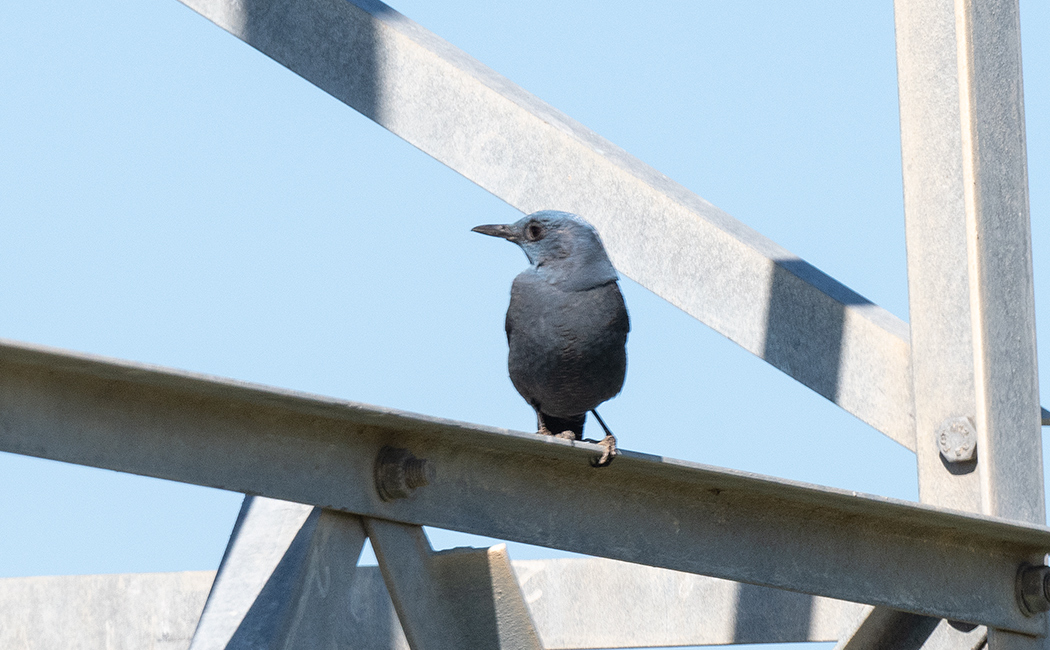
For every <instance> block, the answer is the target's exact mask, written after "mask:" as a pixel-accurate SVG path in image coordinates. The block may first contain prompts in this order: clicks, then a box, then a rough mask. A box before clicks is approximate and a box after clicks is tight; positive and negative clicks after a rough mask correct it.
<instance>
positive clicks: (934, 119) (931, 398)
mask: <svg viewBox="0 0 1050 650" xmlns="http://www.w3.org/2000/svg"><path fill="white" fill-rule="evenodd" d="M894 8H895V14H896V33H897V57H898V80H899V88H900V92H899V97H900V108H901V151H902V157H903V169H904V196H905V217H906V225H907V228H906V234H907V241H908V288H909V303H910V304H909V313H910V317H911V342H912V378H913V383H914V390H913V393H914V396H915V419H916V451H917V460H918V467H919V494H920V498H921V500H922V501H923V502H926V503H931V504H934V505H939V506H944V507H951V508H957V509H962V510H970V511H974V512H983V513H986V514H994V515H998V516H1002V517H1007V518H1013V519H1019V520H1022V521H1028V522H1033V523H1042V522H1043V521H1044V520H1045V513H1044V505H1043V477H1042V457H1041V450H1042V441H1041V439H1040V438H1041V436H1040V428H1039V427H1040V425H1041V423H1042V413H1041V409H1040V407H1039V403H1038V378H1037V372H1036V357H1035V320H1034V296H1033V291H1032V261H1031V242H1030V234H1029V216H1028V203H1027V195H1028V187H1027V171H1026V161H1025V145H1024V139H1025V138H1024V108H1023V94H1022V91H1021V46H1020V23H1019V19H1018V15H1017V9H1018V7H1017V2H1016V0H974V1H970V0H961V1H958V2H956V1H953V0H896V2H895V5H894ZM975 425H976V426H975ZM1031 560H1032V561H1033V562H1034V563H1039V564H1041V563H1042V561H1043V560H1042V556H1041V555H1035V556H1033V557H1032V558H1031ZM1040 586H1041V585H1040ZM1040 592H1041V589H1040ZM1039 595H1040V596H1041V595H1042V594H1041V593H1040V594H1039ZM1033 602H1036V601H1028V602H1026V603H1025V605H1027V606H1026V607H1025V609H1027V610H1029V612H1030V611H1031V609H1032V606H1033V605H1032V603H1033ZM1036 604H1041V603H1036ZM1048 604H1050V603H1048ZM902 616H906V615H903V614H900V613H897V612H888V611H885V610H881V609H879V608H877V609H876V610H875V611H874V612H873V614H872V616H871V618H869V620H867V621H865V623H864V624H862V625H861V626H860V627H859V628H858V630H857V634H858V636H857V639H858V643H853V644H849V646H848V647H856V648H858V649H859V648H862V647H864V648H867V647H870V648H881V647H889V646H890V645H892V644H891V643H890V640H891V639H893V638H894V637H895V635H896V636H897V637H899V636H900V635H901V633H902V630H906V629H908V628H909V625H907V624H905V623H904V622H900V623H899V624H897V625H893V624H886V625H882V626H880V625H878V622H879V621H880V620H884V621H893V620H897V619H900V620H901V621H903V620H904V619H901V617H902ZM1033 618H1035V619H1038V620H1039V621H1040V623H1042V625H1043V626H1044V629H1045V625H1046V619H1045V616H1034V617H1033ZM928 622H929V621H928V620H927V621H921V620H920V621H918V622H917V623H916V624H917V625H919V626H920V627H921V626H922V625H926V624H928ZM911 627H914V626H911ZM941 627H944V625H942V626H941ZM868 628H870V630H869V631H872V632H871V634H868V635H867V636H868V637H869V640H868V641H864V638H863V637H864V636H865V635H864V634H863V632H864V631H865V630H866V629H868ZM880 628H881V629H880ZM981 634H984V632H981V631H977V632H975V633H972V634H970V635H968V636H965V637H959V638H957V639H956V640H955V641H954V642H947V645H948V646H949V647H969V646H970V645H972V643H973V638H971V637H974V636H980V635H981ZM987 636H988V643H989V646H990V647H991V648H992V649H993V650H998V649H999V648H1014V647H1018V648H1026V647H1043V645H1044V643H1045V640H1033V639H1032V637H1027V636H1019V635H1015V634H1005V633H1002V632H999V631H996V630H992V631H990V632H988V633H987ZM938 638H947V637H944V635H941V636H940V637H938ZM932 643H933V641H931V644H928V645H931V647H932Z"/></svg>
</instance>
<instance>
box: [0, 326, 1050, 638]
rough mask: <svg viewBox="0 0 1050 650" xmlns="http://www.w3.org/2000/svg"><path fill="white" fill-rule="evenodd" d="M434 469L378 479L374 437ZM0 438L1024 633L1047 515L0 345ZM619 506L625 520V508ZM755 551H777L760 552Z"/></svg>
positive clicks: (180, 477) (77, 459)
mask: <svg viewBox="0 0 1050 650" xmlns="http://www.w3.org/2000/svg"><path fill="white" fill-rule="evenodd" d="M385 446H393V447H397V448H404V449H408V450H410V451H411V452H412V453H414V454H415V455H416V456H417V457H419V458H423V459H427V461H428V462H429V463H430V465H431V467H432V468H433V469H434V470H435V472H436V478H435V479H434V480H431V481H430V484H429V485H425V486H422V487H419V488H418V489H417V490H416V491H415V493H414V494H412V495H411V496H409V497H407V498H400V499H394V500H391V501H384V500H382V499H381V498H380V496H379V494H378V493H377V491H376V489H375V483H374V482H375V463H376V460H377V457H378V455H379V453H380V450H381V449H382V448H383V447H385ZM0 450H2V451H9V452H14V453H20V454H27V455H31V456H38V457H43V458H51V459H54V460H61V461H66V462H72V463H78V464H84V465H91V466H94V467H103V468H108V469H113V470H118V471H124V472H130V473H134V474H143V475H147V476H155V477H158V478H165V479H171V480H177V481H183V482H188V483H195V484H198V485H206V486H211V487H217V488H222V489H228V490H236V491H239V492H247V493H252V494H258V495H262V496H268V497H273V498H278V499H283V500H289V501H296V502H300V503H310V504H315V505H320V506H323V507H328V508H335V509H339V510H343V511H347V512H352V513H358V514H362V515H365V516H369V517H376V518H381V519H389V520H393V521H400V522H404V523H410V524H416V525H430V526H436V527H440V528H447V529H451V530H459V531H463V532H468V533H477V534H481V535H487V536H490V537H496V538H499V539H507V540H514V541H520V542H525V543H529V544H537V545H542V546H548V547H552V548H560V549H564V550H569V551H577V552H580V553H585V554H589V555H595V556H600V557H608V558H613V559H620V560H626V561H629V562H637V563H641V564H649V565H653V566H661V567H664V568H669V569H676V570H681V571H688V572H691V573H699V574H704V575H711V576H714V577H720V578H726V579H731V580H737V581H741V582H748V583H753V584H762V585H766V586H771V587H778V588H786V589H791V590H794V591H801V592H804V593H812V594H816V595H822V596H828V597H832V598H839V599H844V600H853V601H859V602H867V603H870V604H878V605H885V606H889V607H892V608H894V609H899V610H903V611H909V612H913V613H919V614H926V615H931V616H939V617H947V618H951V619H954V620H961V621H967V622H975V623H981V624H990V625H993V626H995V627H1000V628H1004V629H1011V630H1017V631H1020V632H1026V633H1030V634H1039V633H1041V632H1042V629H1043V628H1042V625H1041V623H1042V621H1041V620H1040V619H1032V618H1029V617H1027V616H1025V615H1023V614H1022V612H1021V611H1020V609H1019V608H1018V605H1017V602H1016V600H1015V594H1014V579H1015V575H1016V572H1017V569H1018V566H1019V563H1020V562H1021V561H1022V560H1023V559H1025V558H1029V557H1031V556H1032V555H1033V554H1041V553H1044V552H1046V551H1047V550H1050V529H1048V528H1046V527H1044V526H1039V525H1034V524H1024V523H1014V522H1008V521H1004V520H999V519H996V518H993V517H987V516H981V515H964V514H959V513H953V512H948V511H943V510H940V509H937V508H934V507H930V506H924V505H921V504H920V505H915V504H910V503H907V502H902V501H896V500H893V499H886V498H881V497H873V496H866V495H858V494H856V493H852V492H846V491H843V490H834V489H830V488H820V487H814V486H808V485H805V484H800V483H796V482H792V481H784V480H779V479H769V478H763V477H759V476H756V475H753V474H748V473H745V472H737V471H730V470H722V469H716V468H711V467H706V466H702V465H697V464H694V463H687V462H683V461H675V460H668V459H663V458H658V457H653V456H648V455H645V454H638V453H632V452H624V454H623V456H622V457H620V458H617V460H616V462H615V463H614V464H613V465H612V466H611V467H610V468H608V469H605V470H602V471H596V470H593V469H592V468H590V467H589V464H588V463H589V461H590V459H591V458H593V456H594V455H596V454H597V453H600V448H598V447H597V446H596V445H592V444H587V443H575V444H574V443H570V442H567V441H561V440H557V439H554V438H550V437H537V436H536V435H535V434H524V433H515V432H509V431H504V430H499V429H493V428H488V427H481V426H476V425H468V424H461V423H456V422H451V421H448V420H441V419H436V418H428V417H424V416H418V415H410V414H405V413H400V412H397V411H393V410H388V409H381V408H376V407H369V406H365V405H362V404H356V403H352V402H345V401H342V400H336V399H330V398H323V397H312V396H307V395H304V394H301V393H296V392H293V391H285V390H279V389H267V388H263V387H258V386H252V385H248V384H244V383H240V382H235V381H224V380H218V379H215V378H210V377H203V376H198V375H193V374H191V373H184V372H176V371H170V370H161V369H158V368H155V367H151V366H146V365H139V364H133V363H126V362H113V361H104V360H101V359H99V358H96V357H90V356H86V355H75V354H70V353H62V352H57V351H54V350H48V349H44V348H39V347H35V346H28V345H19V344H15V343H10V342H8V343H2V344H0ZM625 522H629V525H628V523H625ZM769 549H776V552H775V553H770V552H769Z"/></svg>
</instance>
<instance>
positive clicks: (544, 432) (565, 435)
mask: <svg viewBox="0 0 1050 650" xmlns="http://www.w3.org/2000/svg"><path fill="white" fill-rule="evenodd" d="M536 435H538V436H554V437H555V438H561V439H562V440H576V434H575V433H574V432H572V431H562V432H561V433H554V432H553V431H551V430H550V429H548V428H547V427H542V426H541V427H540V430H539V431H537V432H536Z"/></svg>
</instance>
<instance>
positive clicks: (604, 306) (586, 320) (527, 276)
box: [473, 210, 631, 466]
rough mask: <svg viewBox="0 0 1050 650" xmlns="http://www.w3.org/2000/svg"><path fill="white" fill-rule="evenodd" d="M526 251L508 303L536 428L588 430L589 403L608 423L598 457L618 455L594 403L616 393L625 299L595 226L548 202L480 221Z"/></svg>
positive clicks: (575, 434)
mask: <svg viewBox="0 0 1050 650" xmlns="http://www.w3.org/2000/svg"><path fill="white" fill-rule="evenodd" d="M473 230H474V232H479V233H481V234H483V235H491V236H493V237H502V238H503V239H506V240H508V241H511V242H514V243H515V244H517V245H518V246H520V247H521V249H522V250H523V251H525V256H526V257H528V258H529V262H530V264H531V266H530V267H529V268H528V269H526V270H525V271H523V272H522V273H521V274H520V275H518V277H516V278H514V284H513V285H512V286H511V290H510V307H509V308H508V309H507V320H506V329H507V343H508V344H509V346H510V353H509V356H508V363H507V365H508V368H509V370H510V380H511V381H512V382H513V383H514V387H515V388H517V389H518V392H519V393H521V396H522V397H524V398H525V401H527V402H528V403H529V404H531V405H532V407H533V408H534V409H536V420H537V428H538V429H539V431H538V432H537V433H541V434H546V435H556V436H559V437H562V438H567V439H570V440H580V439H582V438H583V423H584V420H585V419H586V417H587V412H588V411H591V412H592V413H594V416H595V417H596V418H597V419H598V423H599V424H600V425H601V426H602V429H604V430H605V437H604V438H603V439H602V440H601V441H600V442H599V443H598V444H600V445H602V446H603V447H605V450H604V453H603V454H602V456H601V458H599V459H598V460H596V461H595V462H594V463H593V464H594V465H595V466H602V465H607V464H608V463H609V462H611V460H612V458H613V456H615V455H616V438H615V437H613V435H612V433H611V432H609V429H608V428H606V426H605V423H604V422H603V421H602V419H601V417H599V416H598V412H597V411H595V410H594V409H595V408H596V407H597V406H598V405H599V404H601V403H602V402H604V401H605V400H607V399H609V398H611V397H613V396H615V395H616V394H617V393H619V392H620V389H621V388H622V387H623V379H624V375H625V374H626V372H627V349H626V345H627V332H628V331H629V330H630V328H631V327H630V322H629V321H628V318H627V307H626V305H625V304H624V302H623V296H622V295H621V294H620V287H619V285H618V284H617V279H618V278H617V275H616V270H615V269H614V268H613V265H612V262H610V261H609V256H608V255H606V253H605V247H604V246H602V241H601V239H600V238H599V237H598V232H597V231H595V229H594V228H593V227H592V226H591V225H590V224H589V223H587V222H586V221H584V220H583V219H581V218H580V217H578V216H576V215H574V214H571V213H569V212H558V211H556V210H543V211H541V212H534V213H532V214H530V215H528V216H526V217H524V218H523V219H521V220H520V221H518V222H516V223H512V224H503V225H486V226H477V227H476V228H474V229H473Z"/></svg>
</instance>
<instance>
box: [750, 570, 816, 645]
mask: <svg viewBox="0 0 1050 650" xmlns="http://www.w3.org/2000/svg"><path fill="white" fill-rule="evenodd" d="M812 617H813V596H810V595H808V594H799V593H795V592H792V591H783V590H781V589H773V588H770V587H759V586H757V585H749V584H747V583H743V582H742V583H739V584H738V585H737V600H736V620H735V622H734V624H733V643H735V644H736V643H770V642H771V641H773V642H775V641H777V640H779V641H781V642H785V641H790V640H793V639H805V638H808V637H809V629H810V620H811V619H812ZM773 631H776V634H779V635H780V637H779V639H771V638H770V633H771V632H773Z"/></svg>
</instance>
